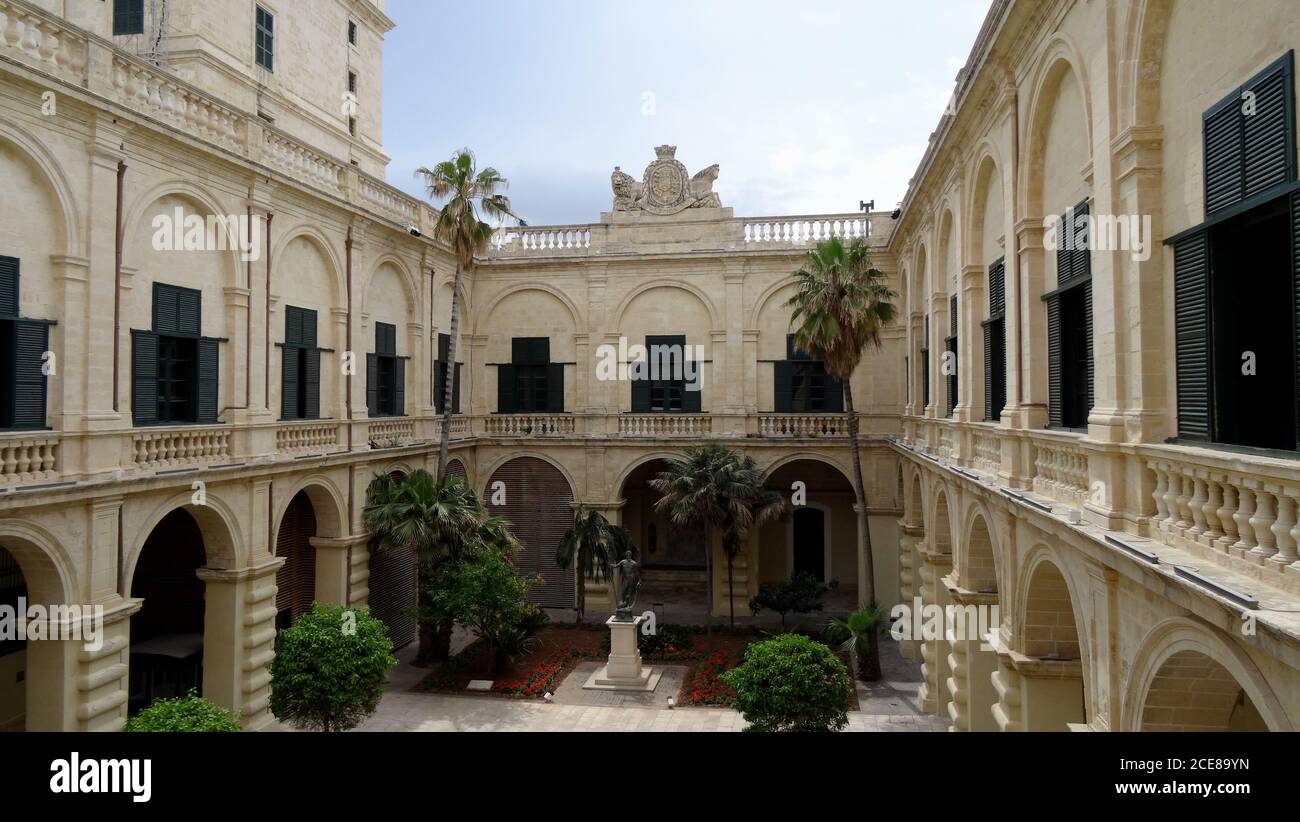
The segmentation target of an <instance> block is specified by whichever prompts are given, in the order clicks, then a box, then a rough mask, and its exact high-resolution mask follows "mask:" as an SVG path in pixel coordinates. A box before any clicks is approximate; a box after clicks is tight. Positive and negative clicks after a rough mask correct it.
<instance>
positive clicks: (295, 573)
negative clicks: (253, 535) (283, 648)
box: [275, 491, 316, 630]
mask: <svg viewBox="0 0 1300 822" xmlns="http://www.w3.org/2000/svg"><path fill="white" fill-rule="evenodd" d="M314 536H316V509H315V508H314V507H312V504H311V500H310V499H309V498H308V496H307V493H306V492H305V491H299V492H298V493H297V494H295V495H294V497H293V499H292V500H290V502H289V507H288V508H287V509H286V510H285V512H284V516H283V517H281V518H280V531H279V533H278V534H277V535H276V540H275V555H276V556H277V557H280V558H282V559H283V560H284V565H282V566H280V570H279V571H277V572H276V574H275V587H276V594H275V610H276V615H275V627H276V630H283V629H285V628H288V627H289V626H290V625H292V624H293V621H294V620H295V619H297V618H298V617H299V616H301V615H302V614H303V613H305V612H306V611H309V610H311V605H312V603H313V602H314V601H315V599H316V549H315V548H314V547H312V544H311V539H312V537H314Z"/></svg>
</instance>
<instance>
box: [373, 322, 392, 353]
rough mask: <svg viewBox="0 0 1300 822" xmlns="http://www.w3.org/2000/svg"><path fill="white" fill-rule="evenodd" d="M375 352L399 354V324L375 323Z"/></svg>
mask: <svg viewBox="0 0 1300 822" xmlns="http://www.w3.org/2000/svg"><path fill="white" fill-rule="evenodd" d="M375 353H376V354H381V355H384V356H388V357H392V356H396V354H397V326H395V325H392V324H390V323H378V322H377V323H375Z"/></svg>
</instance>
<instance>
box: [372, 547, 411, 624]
mask: <svg viewBox="0 0 1300 822" xmlns="http://www.w3.org/2000/svg"><path fill="white" fill-rule="evenodd" d="M416 568H417V562H416V556H415V552H414V551H411V550H408V549H406V548H381V547H380V546H379V540H377V539H376V540H372V541H371V543H370V580H369V585H370V613H371V614H372V615H373V616H374V617H375V618H376V619H378V620H379V621H380V622H382V623H384V625H385V626H386V627H387V628H388V638H389V639H391V640H392V641H393V647H394V648H395V649H396V648H401V647H402V646H404V645H407V644H409V643H410V642H411V640H413V639H415V619H414V618H413V617H412V616H411V614H410V609H412V608H414V607H415V592H416V585H417V583H416V576H417V574H416Z"/></svg>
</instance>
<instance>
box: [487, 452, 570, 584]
mask: <svg viewBox="0 0 1300 822" xmlns="http://www.w3.org/2000/svg"><path fill="white" fill-rule="evenodd" d="M496 481H502V482H504V483H505V485H506V488H507V493H506V497H505V499H504V500H503V501H502V504H500V505H497V504H496V503H495V502H494V501H493V500H492V499H491V498H490V497H489V498H487V503H486V504H487V509H488V511H489V512H490V513H492V514H493V515H496V516H501V517H504V518H505V519H506V520H507V522H508V523H509V527H510V532H511V533H512V534H514V536H515V537H516V539H518V541H519V547H518V548H517V549H516V551H515V553H514V562H515V566H516V567H517V568H518V569H519V570H520V571H521V572H523V573H526V574H529V575H531V576H538V577H540V580H539V581H538V582H537V583H536V584H534V585H532V586H530V587H529V589H528V599H529V601H530V602H532V603H533V604H534V605H537V606H539V607H545V608H573V607H574V606H575V604H576V599H575V596H576V582H577V574H576V569H574V568H570V569H568V570H564V569H562V568H561V567H560V565H559V563H558V562H557V561H556V558H555V551H556V548H557V547H558V546H559V544H560V540H561V539H562V538H563V536H564V533H565V532H566V531H568V530H569V529H570V528H572V527H573V499H574V488H573V484H572V482H571V481H570V480H569V479H568V477H567V476H566V475H565V473H564V472H563V471H562V470H560V468H559V467H558V466H557V465H556V464H555V463H554V462H552V461H550V460H547V459H544V458H542V457H538V456H512V457H511V458H510V459H508V460H506V461H505V462H503V463H501V464H500V465H498V466H497V467H496V468H495V469H494V470H493V471H492V473H491V474H490V475H489V477H488V483H489V484H491V483H493V482H496Z"/></svg>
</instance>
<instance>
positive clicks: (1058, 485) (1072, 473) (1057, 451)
mask: <svg viewBox="0 0 1300 822" xmlns="http://www.w3.org/2000/svg"><path fill="white" fill-rule="evenodd" d="M1078 439H1079V435H1071V434H1060V433H1056V432H1052V433H1048V432H1045V431H1034V432H1033V433H1032V434H1031V435H1030V440H1031V441H1032V442H1033V444H1034V479H1033V488H1034V492H1035V493H1038V494H1042V495H1043V496H1045V497H1050V498H1051V499H1054V500H1059V501H1061V502H1064V503H1069V504H1072V505H1082V504H1083V501H1084V500H1085V499H1087V496H1088V455H1087V454H1085V453H1084V451H1083V447H1082V446H1081V445H1079V443H1078Z"/></svg>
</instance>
